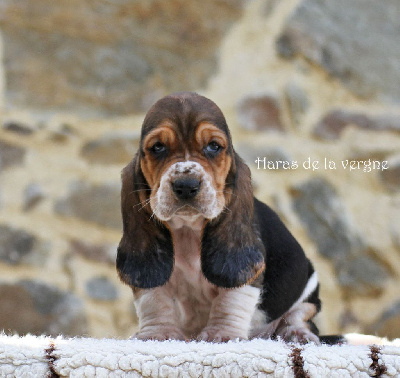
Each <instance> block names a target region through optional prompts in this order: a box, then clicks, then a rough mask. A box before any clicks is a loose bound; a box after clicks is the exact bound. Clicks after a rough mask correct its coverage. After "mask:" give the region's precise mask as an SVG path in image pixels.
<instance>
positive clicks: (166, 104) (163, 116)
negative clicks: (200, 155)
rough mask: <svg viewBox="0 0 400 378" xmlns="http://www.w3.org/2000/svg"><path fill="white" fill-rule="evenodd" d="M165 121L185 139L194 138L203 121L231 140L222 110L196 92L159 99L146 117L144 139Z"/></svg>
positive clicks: (143, 128)
mask: <svg viewBox="0 0 400 378" xmlns="http://www.w3.org/2000/svg"><path fill="white" fill-rule="evenodd" d="M165 123H169V124H172V125H173V126H174V130H176V132H177V133H179V134H180V136H181V137H182V139H183V140H190V139H191V138H193V137H194V134H195V131H196V128H197V126H198V125H200V124H201V123H209V124H212V125H214V126H216V127H218V128H219V129H220V130H221V131H223V132H224V133H225V134H226V136H227V138H228V140H229V141H230V135H229V130H228V126H227V124H226V121H225V117H224V115H223V114H222V111H221V110H220V109H219V107H218V106H217V105H216V104H215V103H214V102H213V101H211V100H209V99H208V98H206V97H203V96H200V95H197V94H194V93H177V94H174V95H170V96H166V97H164V98H162V99H161V100H159V101H157V102H156V103H155V104H154V105H153V106H152V107H151V109H150V110H149V111H148V113H147V115H146V117H145V119H144V122H143V126H142V135H141V139H142V141H143V139H144V137H145V136H146V135H147V134H148V133H149V132H151V131H152V130H154V129H155V128H157V127H158V126H160V125H161V124H165Z"/></svg>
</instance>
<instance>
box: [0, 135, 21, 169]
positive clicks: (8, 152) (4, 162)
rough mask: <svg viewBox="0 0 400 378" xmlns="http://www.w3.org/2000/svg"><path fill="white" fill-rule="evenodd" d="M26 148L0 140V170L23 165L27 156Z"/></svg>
mask: <svg viewBox="0 0 400 378" xmlns="http://www.w3.org/2000/svg"><path fill="white" fill-rule="evenodd" d="M25 153H26V151H25V149H24V148H22V147H19V146H15V145H13V144H9V143H8V142H5V141H2V140H0V170H1V169H4V168H8V167H11V166H15V165H21V164H22V163H23V162H24V158H25Z"/></svg>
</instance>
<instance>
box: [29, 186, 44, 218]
mask: <svg viewBox="0 0 400 378" xmlns="http://www.w3.org/2000/svg"><path fill="white" fill-rule="evenodd" d="M45 197H46V194H45V192H44V189H43V188H42V187H41V185H39V184H37V183H32V184H29V185H28V186H27V187H26V188H25V191H24V204H23V210H24V211H29V210H32V209H33V208H34V207H35V206H36V205H37V204H39V202H40V201H41V200H43V199H44V198H45Z"/></svg>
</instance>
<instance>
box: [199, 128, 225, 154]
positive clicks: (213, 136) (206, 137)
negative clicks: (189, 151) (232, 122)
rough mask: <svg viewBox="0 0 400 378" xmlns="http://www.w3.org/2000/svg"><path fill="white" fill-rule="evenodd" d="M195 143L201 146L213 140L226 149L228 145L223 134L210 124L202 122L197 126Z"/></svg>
mask: <svg viewBox="0 0 400 378" xmlns="http://www.w3.org/2000/svg"><path fill="white" fill-rule="evenodd" d="M195 138H196V142H197V143H198V144H199V145H201V146H203V145H205V144H207V143H209V142H210V141H211V140H215V141H216V142H218V143H219V144H220V145H221V146H222V147H224V148H226V147H227V145H228V141H227V137H226V135H225V133H224V132H223V131H222V130H220V129H219V128H218V127H217V126H215V125H213V124H212V123H208V122H202V123H200V125H199V126H197V130H196V134H195Z"/></svg>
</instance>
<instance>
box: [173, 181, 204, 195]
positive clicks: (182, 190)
mask: <svg viewBox="0 0 400 378" xmlns="http://www.w3.org/2000/svg"><path fill="white" fill-rule="evenodd" d="M199 189H200V181H199V180H197V179H194V178H181V179H177V180H175V181H174V182H173V183H172V190H173V191H174V193H175V194H176V196H177V197H178V198H179V199H189V198H193V197H194V196H195V195H196V194H197V193H198V191H199Z"/></svg>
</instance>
